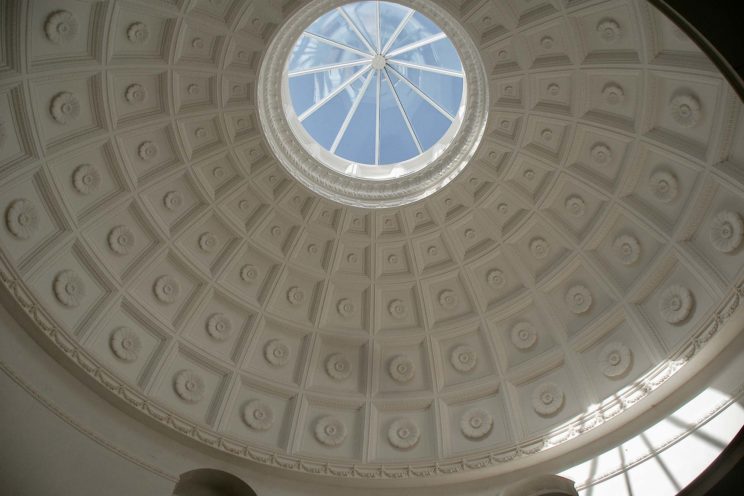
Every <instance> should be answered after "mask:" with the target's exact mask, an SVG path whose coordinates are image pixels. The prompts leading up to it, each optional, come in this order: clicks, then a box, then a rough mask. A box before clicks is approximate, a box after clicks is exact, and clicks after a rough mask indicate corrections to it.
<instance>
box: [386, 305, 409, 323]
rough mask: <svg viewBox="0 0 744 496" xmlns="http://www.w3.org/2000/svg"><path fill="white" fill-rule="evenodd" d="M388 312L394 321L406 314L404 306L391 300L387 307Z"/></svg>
mask: <svg viewBox="0 0 744 496" xmlns="http://www.w3.org/2000/svg"><path fill="white" fill-rule="evenodd" d="M388 312H390V316H391V317H393V318H394V319H403V318H405V316H406V315H407V314H408V310H407V309H406V304H405V303H403V301H401V300H393V301H391V302H390V304H389V305H388Z"/></svg>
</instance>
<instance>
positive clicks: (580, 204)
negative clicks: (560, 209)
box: [564, 195, 586, 217]
mask: <svg viewBox="0 0 744 496" xmlns="http://www.w3.org/2000/svg"><path fill="white" fill-rule="evenodd" d="M564 206H565V207H566V210H567V211H568V213H570V214H571V215H573V216H574V217H581V216H582V215H584V212H586V202H585V201H584V199H583V198H582V197H580V196H579V195H571V196H569V197H568V198H566V202H565V205H564Z"/></svg>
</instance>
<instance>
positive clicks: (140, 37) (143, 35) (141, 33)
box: [127, 22, 150, 43]
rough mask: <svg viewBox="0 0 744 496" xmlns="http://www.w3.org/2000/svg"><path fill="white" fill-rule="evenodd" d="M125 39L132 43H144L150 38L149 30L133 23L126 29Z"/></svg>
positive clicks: (140, 24) (142, 25) (139, 23)
mask: <svg viewBox="0 0 744 496" xmlns="http://www.w3.org/2000/svg"><path fill="white" fill-rule="evenodd" d="M127 38H129V41H131V42H132V43H145V42H146V41H147V40H148V39H149V38H150V30H149V29H147V26H145V25H144V24H143V23H141V22H134V23H132V24H130V25H129V27H128V28H127Z"/></svg>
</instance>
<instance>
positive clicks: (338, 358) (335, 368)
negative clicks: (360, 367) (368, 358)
mask: <svg viewBox="0 0 744 496" xmlns="http://www.w3.org/2000/svg"><path fill="white" fill-rule="evenodd" d="M325 367H326V372H327V373H328V375H329V376H331V378H333V379H335V380H337V381H343V380H344V379H348V378H349V377H350V376H351V361H350V360H349V359H348V358H346V356H344V355H343V354H341V353H332V354H331V355H329V356H328V358H327V359H326V362H325Z"/></svg>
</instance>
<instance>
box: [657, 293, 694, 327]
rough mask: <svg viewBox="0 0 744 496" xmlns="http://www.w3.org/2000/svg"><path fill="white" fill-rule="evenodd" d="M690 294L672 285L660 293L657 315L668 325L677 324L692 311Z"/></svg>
mask: <svg viewBox="0 0 744 496" xmlns="http://www.w3.org/2000/svg"><path fill="white" fill-rule="evenodd" d="M692 302H693V300H692V293H691V292H690V290H689V289H687V288H686V287H684V286H680V285H679V284H673V285H671V286H669V287H668V288H666V289H665V290H664V291H663V292H662V293H661V298H660V299H659V313H660V314H661V318H662V319H664V320H665V321H667V322H668V323H670V324H679V323H680V322H682V321H684V320H685V319H686V318H687V317H688V316H689V315H690V312H691V311H692Z"/></svg>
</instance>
